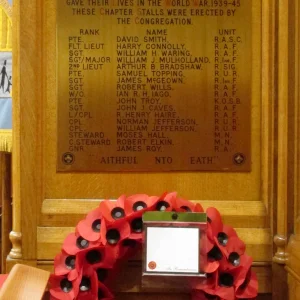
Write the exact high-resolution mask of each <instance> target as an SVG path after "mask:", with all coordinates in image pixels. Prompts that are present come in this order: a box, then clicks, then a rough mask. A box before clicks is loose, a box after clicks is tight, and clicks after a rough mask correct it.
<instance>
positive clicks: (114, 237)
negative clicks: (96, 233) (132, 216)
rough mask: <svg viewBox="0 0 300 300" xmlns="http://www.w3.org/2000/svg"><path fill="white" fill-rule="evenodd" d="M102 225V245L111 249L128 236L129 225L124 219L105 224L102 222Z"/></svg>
mask: <svg viewBox="0 0 300 300" xmlns="http://www.w3.org/2000/svg"><path fill="white" fill-rule="evenodd" d="M102 223H103V224H102V228H101V240H102V241H103V244H104V245H107V246H111V247H113V246H115V245H117V244H118V243H119V242H121V241H123V240H125V239H127V238H128V237H129V236H130V233H131V231H130V225H129V223H128V222H127V221H126V219H125V220H119V221H115V222H114V223H107V224H106V221H105V220H103V222H102Z"/></svg>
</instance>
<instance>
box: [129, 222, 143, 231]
mask: <svg viewBox="0 0 300 300" xmlns="http://www.w3.org/2000/svg"><path fill="white" fill-rule="evenodd" d="M131 230H132V231H133V232H135V233H140V232H142V231H143V220H142V218H136V219H134V220H133V221H132V222H131Z"/></svg>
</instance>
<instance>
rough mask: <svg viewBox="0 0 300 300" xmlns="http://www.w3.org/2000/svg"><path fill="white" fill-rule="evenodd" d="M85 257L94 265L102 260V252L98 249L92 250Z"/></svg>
mask: <svg viewBox="0 0 300 300" xmlns="http://www.w3.org/2000/svg"><path fill="white" fill-rule="evenodd" d="M85 258H86V260H87V261H88V263H89V264H91V265H92V264H96V263H98V262H100V261H101V260H102V254H101V252H100V251H98V250H91V251H89V252H88V253H87V254H86V256H85Z"/></svg>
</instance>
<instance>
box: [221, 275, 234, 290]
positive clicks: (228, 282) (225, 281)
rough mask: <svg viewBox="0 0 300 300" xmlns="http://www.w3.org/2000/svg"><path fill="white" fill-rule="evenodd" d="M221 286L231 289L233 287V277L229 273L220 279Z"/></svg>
mask: <svg viewBox="0 0 300 300" xmlns="http://www.w3.org/2000/svg"><path fill="white" fill-rule="evenodd" d="M219 286H223V287H231V286H233V276H232V275H231V274H229V273H223V274H221V275H220V277H219Z"/></svg>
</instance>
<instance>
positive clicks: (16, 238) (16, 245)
mask: <svg viewBox="0 0 300 300" xmlns="http://www.w3.org/2000/svg"><path fill="white" fill-rule="evenodd" d="M9 239H10V241H11V243H12V249H11V250H10V253H9V255H8V256H9V257H10V258H12V259H20V258H22V234H21V232H15V231H11V233H10V234H9Z"/></svg>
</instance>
